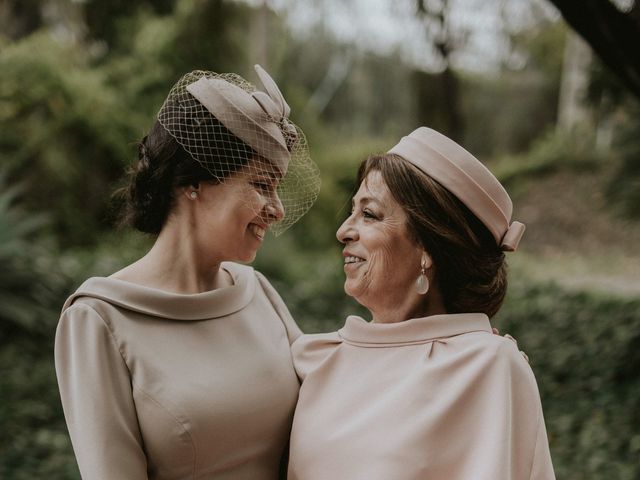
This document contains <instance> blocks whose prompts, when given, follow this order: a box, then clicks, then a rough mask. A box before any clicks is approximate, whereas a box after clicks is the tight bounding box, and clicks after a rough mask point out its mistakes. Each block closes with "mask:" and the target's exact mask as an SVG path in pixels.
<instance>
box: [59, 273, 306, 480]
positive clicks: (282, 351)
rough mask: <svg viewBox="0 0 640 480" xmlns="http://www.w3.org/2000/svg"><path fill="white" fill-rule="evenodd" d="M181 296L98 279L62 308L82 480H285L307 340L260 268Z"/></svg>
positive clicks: (64, 373)
mask: <svg viewBox="0 0 640 480" xmlns="http://www.w3.org/2000/svg"><path fill="white" fill-rule="evenodd" d="M223 268H224V269H226V270H227V271H228V272H229V273H230V274H231V276H232V277H233V281H234V285H233V286H230V287H225V288H221V289H219V290H214V291H211V292H206V293H202V294H195V295H178V294H172V293H168V292H164V291H160V290H156V289H152V288H148V287H143V286H140V285H136V284H132V283H129V282H125V281H122V280H116V279H113V278H91V279H89V280H87V281H86V282H85V283H84V284H83V285H82V286H81V287H80V288H79V289H78V291H77V292H76V293H74V294H73V295H72V296H71V297H70V298H69V299H68V300H67V302H66V303H65V305H64V307H63V313H62V316H61V318H60V323H59V325H58V330H57V334H56V344H55V360H56V373H57V376H58V383H59V386H60V394H61V398H62V405H63V407H64V413H65V417H66V420H67V425H68V428H69V432H70V434H71V441H72V444H73V448H74V451H75V454H76V458H77V461H78V465H79V467H80V472H81V474H82V478H83V479H85V480H90V479H96V480H97V479H100V480H106V479H114V480H138V479H147V478H149V479H158V480H160V479H162V480H165V479H167V480H168V479H171V480H178V479H234V480H237V479H247V480H249V479H250V480H262V479H264V480H271V479H276V478H278V471H279V468H280V462H281V459H282V455H283V452H284V451H285V448H286V444H287V441H288V438H289V432H290V428H291V420H292V416H293V409H294V406H295V403H296V398H297V394H298V388H299V383H298V379H297V378H296V374H295V371H294V368H293V364H292V359H291V350H290V343H291V342H292V341H293V340H295V338H297V337H298V335H300V331H299V329H298V327H297V326H296V325H295V323H294V322H293V320H292V319H291V317H290V315H289V312H288V311H287V309H286V307H285V306H284V304H283V302H282V300H281V299H280V297H279V296H278V294H277V293H276V292H275V290H274V289H273V288H272V287H271V286H270V285H269V283H268V282H267V281H266V279H265V278H264V277H263V276H262V275H260V274H259V273H257V272H255V271H254V270H253V269H252V268H250V267H246V266H242V265H238V264H232V263H224V264H223Z"/></svg>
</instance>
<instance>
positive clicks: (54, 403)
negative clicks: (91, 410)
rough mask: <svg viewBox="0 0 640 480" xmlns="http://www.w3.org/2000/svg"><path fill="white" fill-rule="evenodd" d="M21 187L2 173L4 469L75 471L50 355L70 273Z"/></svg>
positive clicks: (6, 472)
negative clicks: (21, 201)
mask: <svg viewBox="0 0 640 480" xmlns="http://www.w3.org/2000/svg"><path fill="white" fill-rule="evenodd" d="M20 194H21V188H20V187H18V186H14V187H12V188H8V187H7V185H6V182H5V179H4V175H0V264H1V265H2V269H0V392H2V393H1V401H0V424H1V425H2V429H3V435H2V437H1V440H0V452H1V454H0V477H1V478H6V479H16V480H22V479H30V478H77V476H76V477H74V475H73V472H74V469H75V466H74V461H73V454H72V452H71V447H70V443H69V440H68V437H67V434H66V427H65V425H64V419H63V417H62V409H61V406H60V401H59V400H58V392H57V385H56V381H55V373H54V370H53V359H52V352H53V346H52V342H53V331H54V327H55V323H56V319H57V315H58V311H59V308H60V299H61V298H63V297H64V296H65V295H66V294H67V291H68V290H69V287H70V283H71V280H70V279H69V278H68V277H67V276H66V275H64V274H63V273H61V272H60V265H59V264H58V262H57V259H56V255H55V249H54V247H53V242H52V241H51V239H48V238H47V237H44V236H42V228H43V226H44V225H45V218H44V217H43V216H42V215H33V214H29V213H28V212H26V211H25V210H24V209H23V208H20V207H19V206H17V205H16V198H17V197H18V196H19V195H20ZM36 238H37V240H35V239H36ZM34 240H35V241H34Z"/></svg>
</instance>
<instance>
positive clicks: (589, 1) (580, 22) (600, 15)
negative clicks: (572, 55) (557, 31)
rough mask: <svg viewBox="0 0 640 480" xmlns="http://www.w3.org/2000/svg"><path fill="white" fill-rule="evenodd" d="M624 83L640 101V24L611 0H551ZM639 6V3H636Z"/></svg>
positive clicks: (634, 13) (632, 11) (633, 15)
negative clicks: (639, 44) (639, 47)
mask: <svg viewBox="0 0 640 480" xmlns="http://www.w3.org/2000/svg"><path fill="white" fill-rule="evenodd" d="M550 2H551V3H553V4H554V5H555V6H556V7H557V8H558V9H559V10H560V12H561V13H562V16H563V17H564V19H565V20H566V22H567V23H568V24H569V25H570V26H571V27H572V28H573V29H574V30H575V31H576V32H577V33H578V34H579V35H580V36H582V37H583V38H584V39H585V40H586V42H587V43H588V44H589V45H591V48H593V50H594V51H595V53H596V54H597V55H598V56H599V57H600V59H601V60H602V62H603V63H604V64H605V65H606V66H607V67H609V68H610V69H611V70H612V71H613V73H614V74H616V75H617V76H618V78H619V79H620V80H621V81H622V83H623V84H624V85H625V86H626V87H627V88H628V89H629V90H630V91H631V93H633V94H634V95H635V96H636V97H638V98H640V49H638V42H639V41H640V22H639V21H638V20H637V10H636V8H635V7H636V5H634V8H633V9H632V10H631V11H630V12H629V13H623V12H621V11H620V10H618V9H617V8H616V6H615V5H613V4H612V3H611V2H610V1H609V0H583V1H581V2H576V1H575V0H550ZM636 3H637V2H636Z"/></svg>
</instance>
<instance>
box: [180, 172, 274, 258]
mask: <svg viewBox="0 0 640 480" xmlns="http://www.w3.org/2000/svg"><path fill="white" fill-rule="evenodd" d="M279 180H280V179H279V178H278V177H277V176H276V175H274V173H273V168H272V167H270V166H269V165H267V164H264V165H262V164H261V162H258V161H252V162H251V163H250V164H249V165H248V166H247V167H245V168H243V169H241V170H239V171H238V172H237V173H234V174H233V175H232V176H230V177H229V178H227V179H225V180H224V182H223V183H220V184H211V183H204V182H202V183H200V184H199V187H198V189H197V190H196V191H197V193H198V195H197V201H194V202H192V204H193V216H192V228H193V231H194V232H195V236H196V243H197V245H199V246H200V248H199V249H198V250H201V251H202V250H204V251H203V252H202V254H204V255H206V256H207V257H215V261H241V262H250V261H252V260H253V259H254V258H255V256H256V253H257V250H258V248H259V247H260V246H261V245H262V241H263V240H264V236H265V233H266V231H267V229H268V228H269V225H271V224H272V223H274V222H276V221H278V220H281V219H282V218H283V217H284V209H283V207H282V203H281V202H280V198H279V197H278V194H277V192H276V189H277V187H278V182H279ZM191 191H193V190H191ZM189 194H190V190H189V189H187V195H189Z"/></svg>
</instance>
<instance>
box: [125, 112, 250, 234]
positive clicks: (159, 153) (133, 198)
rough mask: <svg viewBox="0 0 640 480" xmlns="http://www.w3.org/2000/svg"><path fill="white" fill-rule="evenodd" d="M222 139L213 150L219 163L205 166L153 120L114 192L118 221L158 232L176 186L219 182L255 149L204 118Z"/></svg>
mask: <svg viewBox="0 0 640 480" xmlns="http://www.w3.org/2000/svg"><path fill="white" fill-rule="evenodd" d="M207 121H209V122H213V123H214V127H215V128H216V129H217V130H218V131H219V132H221V133H224V134H223V135H221V138H225V141H224V142H221V143H223V145H220V146H217V147H216V151H215V152H212V154H217V155H219V156H220V157H222V156H224V157H225V158H220V162H213V163H208V165H209V166H210V168H209V169H205V168H204V167H203V166H202V165H201V164H200V163H199V162H198V161H197V160H195V159H194V158H193V157H192V156H191V155H190V154H189V153H188V152H187V151H186V150H185V149H184V148H183V147H182V145H180V144H179V143H178V142H177V141H176V139H175V138H174V137H173V136H172V135H171V134H170V133H169V132H168V131H167V130H166V129H165V128H164V127H163V126H162V124H161V123H160V122H159V121H157V120H156V122H155V123H154V125H153V127H152V128H151V130H150V131H149V133H148V134H147V135H146V136H145V137H144V138H143V139H142V141H141V142H140V143H139V144H138V163H137V165H136V166H135V167H133V168H131V169H129V171H128V185H127V186H126V187H124V188H123V189H121V190H120V191H118V192H116V194H117V195H118V196H120V197H122V200H123V209H122V211H121V214H120V223H121V224H122V225H128V226H131V227H133V228H135V229H136V230H139V231H141V232H144V233H151V234H154V235H157V234H159V233H160V231H161V230H162V227H163V226H164V224H165V222H166V221H167V218H168V216H169V214H170V212H171V209H172V208H173V204H174V201H175V192H176V188H178V187H186V186H188V185H197V184H198V183H200V182H213V183H218V182H220V180H222V179H224V178H226V177H228V176H229V175H230V174H232V173H234V172H236V171H238V170H239V169H240V168H242V167H243V166H244V165H247V164H248V163H249V161H250V160H251V158H253V157H254V156H255V152H254V151H253V149H251V147H249V146H248V145H247V144H245V143H244V142H243V141H242V140H240V139H239V138H237V137H236V136H235V135H233V134H232V133H231V132H230V131H229V130H228V129H227V128H226V127H225V126H224V125H222V123H220V122H219V121H218V120H217V119H216V118H215V117H213V116H211V117H209V118H208V119H207Z"/></svg>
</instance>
